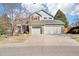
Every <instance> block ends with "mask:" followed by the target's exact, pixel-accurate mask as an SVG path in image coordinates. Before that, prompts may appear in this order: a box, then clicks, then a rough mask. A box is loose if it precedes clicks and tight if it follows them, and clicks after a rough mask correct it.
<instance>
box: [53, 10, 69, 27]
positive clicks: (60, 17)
mask: <svg viewBox="0 0 79 59" xmlns="http://www.w3.org/2000/svg"><path fill="white" fill-rule="evenodd" d="M54 19H56V20H61V21H62V22H64V23H65V25H64V26H65V27H68V22H67V18H66V16H65V14H64V13H63V12H62V11H61V10H60V9H59V10H58V11H57V13H56V15H55V17H54Z"/></svg>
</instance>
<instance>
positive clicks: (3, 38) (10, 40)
mask: <svg viewBox="0 0 79 59" xmlns="http://www.w3.org/2000/svg"><path fill="white" fill-rule="evenodd" d="M29 38H30V35H28V34H19V35H17V36H6V35H1V36H0V42H1V43H2V42H3V43H19V42H24V41H25V40H28V39H29Z"/></svg>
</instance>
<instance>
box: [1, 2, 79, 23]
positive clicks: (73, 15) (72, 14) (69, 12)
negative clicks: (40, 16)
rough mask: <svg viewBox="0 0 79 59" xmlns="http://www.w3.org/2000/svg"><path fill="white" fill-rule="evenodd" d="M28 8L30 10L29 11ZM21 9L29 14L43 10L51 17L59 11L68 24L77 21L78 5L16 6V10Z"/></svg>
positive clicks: (21, 4)
mask: <svg viewBox="0 0 79 59" xmlns="http://www.w3.org/2000/svg"><path fill="white" fill-rule="evenodd" d="M29 7H30V9H29ZM19 8H23V9H27V10H30V11H31V12H34V11H37V10H40V9H44V10H45V11H47V12H49V13H51V14H52V15H53V16H54V15H55V14H56V12H57V10H58V9H60V10H61V11H63V13H64V14H65V15H66V17H67V21H68V22H69V24H71V23H72V22H75V21H78V20H79V3H66V4H63V3H51V4H50V3H42V4H36V3H34V4H24V3H20V4H18V7H17V9H19ZM3 13H4V7H3V5H2V4H0V15H2V14H3Z"/></svg>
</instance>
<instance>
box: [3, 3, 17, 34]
mask: <svg viewBox="0 0 79 59" xmlns="http://www.w3.org/2000/svg"><path fill="white" fill-rule="evenodd" d="M2 5H3V8H4V14H5V13H6V14H7V15H8V16H9V17H10V19H9V23H10V25H9V34H10V35H13V21H14V18H13V11H14V9H15V8H16V6H17V4H16V3H2Z"/></svg>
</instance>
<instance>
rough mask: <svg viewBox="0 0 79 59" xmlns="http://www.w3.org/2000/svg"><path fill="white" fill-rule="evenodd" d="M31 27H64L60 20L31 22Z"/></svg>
mask: <svg viewBox="0 0 79 59" xmlns="http://www.w3.org/2000/svg"><path fill="white" fill-rule="evenodd" d="M32 25H34V26H36V25H37V26H38V25H40V26H41V25H64V23H63V22H62V21H60V20H41V21H32Z"/></svg>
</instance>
